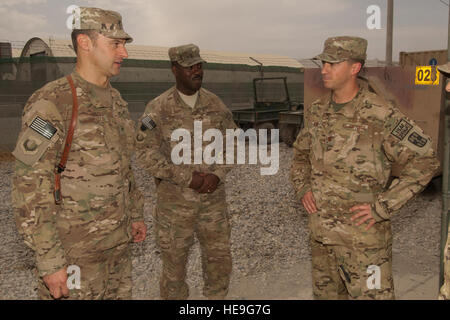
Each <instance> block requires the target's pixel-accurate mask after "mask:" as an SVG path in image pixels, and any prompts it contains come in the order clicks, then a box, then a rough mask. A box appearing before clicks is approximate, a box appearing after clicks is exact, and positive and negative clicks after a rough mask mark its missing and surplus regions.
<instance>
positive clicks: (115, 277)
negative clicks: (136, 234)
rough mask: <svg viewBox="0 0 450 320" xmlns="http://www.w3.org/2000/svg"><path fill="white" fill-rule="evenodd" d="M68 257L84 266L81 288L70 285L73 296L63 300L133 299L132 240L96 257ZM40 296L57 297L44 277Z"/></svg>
mask: <svg viewBox="0 0 450 320" xmlns="http://www.w3.org/2000/svg"><path fill="white" fill-rule="evenodd" d="M66 259H67V261H68V263H69V265H72V266H78V267H79V268H80V269H79V270H80V273H79V275H80V282H79V284H80V289H77V288H73V289H70V287H69V289H70V290H69V292H70V295H69V297H68V298H62V299H64V300H66V299H67V300H130V299H131V298H132V296H131V293H132V279H131V255H130V246H129V244H128V243H125V244H122V245H120V246H118V247H116V248H112V249H109V250H107V251H105V252H101V253H99V254H98V255H96V256H89V257H82V256H81V257H70V256H69V257H66ZM36 273H37V271H36ZM70 280H71V275H69V282H72V281H70ZM72 283H73V284H75V283H76V282H75V281H73V282H72ZM38 297H39V299H43V300H52V299H53V298H52V296H51V294H50V291H49V290H48V289H47V287H46V286H45V284H44V281H43V280H42V278H40V277H39V278H38Z"/></svg>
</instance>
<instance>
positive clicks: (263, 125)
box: [255, 122, 275, 144]
mask: <svg viewBox="0 0 450 320" xmlns="http://www.w3.org/2000/svg"><path fill="white" fill-rule="evenodd" d="M255 129H256V134H257V136H258V143H259V130H260V129H267V144H271V142H272V137H271V134H270V133H271V131H270V130H272V129H275V126H274V124H273V123H272V122H263V123H260V124H257V125H256V127H255Z"/></svg>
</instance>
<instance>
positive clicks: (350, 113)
mask: <svg viewBox="0 0 450 320" xmlns="http://www.w3.org/2000/svg"><path fill="white" fill-rule="evenodd" d="M362 92H363V88H362V87H359V90H358V93H357V94H356V96H355V97H354V98H353V99H352V100H350V101H349V102H347V103H346V104H345V105H344V106H343V107H342V108H341V109H340V110H338V111H334V109H333V105H332V103H331V101H332V99H333V98H332V95H331V93H330V100H328V101H329V103H328V113H335V114H342V115H343V116H345V117H346V118H353V117H354V115H355V114H356V112H357V111H358V110H359V109H360V107H361V98H362V97H363V94H362Z"/></svg>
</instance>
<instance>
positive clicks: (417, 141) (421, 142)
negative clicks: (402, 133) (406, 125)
mask: <svg viewBox="0 0 450 320" xmlns="http://www.w3.org/2000/svg"><path fill="white" fill-rule="evenodd" d="M408 141H409V142H411V143H412V144H413V145H415V146H417V147H419V148H423V147H424V146H425V145H426V144H427V142H428V139H427V138H425V137H424V136H422V135H420V134H419V133H418V132H416V131H413V132H412V133H411V134H410V135H409V136H408Z"/></svg>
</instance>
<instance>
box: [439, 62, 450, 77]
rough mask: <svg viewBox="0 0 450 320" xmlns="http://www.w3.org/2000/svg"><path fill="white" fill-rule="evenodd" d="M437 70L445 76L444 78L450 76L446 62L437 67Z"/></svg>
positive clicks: (449, 67)
mask: <svg viewBox="0 0 450 320" xmlns="http://www.w3.org/2000/svg"><path fill="white" fill-rule="evenodd" d="M437 68H438V70H439V71H440V72H442V73H444V74H445V76H447V77H449V76H450V62H447V63H446V64H443V65H440V66H438V67H437Z"/></svg>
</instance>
